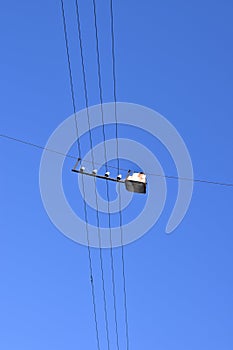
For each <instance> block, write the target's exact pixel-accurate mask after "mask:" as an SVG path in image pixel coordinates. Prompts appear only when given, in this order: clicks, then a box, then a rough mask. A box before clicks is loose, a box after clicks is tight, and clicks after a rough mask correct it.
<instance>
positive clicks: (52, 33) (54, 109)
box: [0, 0, 233, 350]
mask: <svg viewBox="0 0 233 350" xmlns="http://www.w3.org/2000/svg"><path fill="white" fill-rule="evenodd" d="M65 8H66V15H67V22H68V23H67V24H68V30H69V36H70V45H71V46H70V47H71V58H72V63H73V72H74V77H75V89H76V92H77V94H78V99H77V101H78V103H77V106H78V109H82V108H83V107H84V96H83V85H82V79H81V78H80V77H81V76H80V74H81V66H80V56H79V51H78V50H77V47H76V44H77V42H76V40H77V37H76V31H75V12H74V11H75V8H74V2H73V1H70V0H65ZM80 12H81V21H82V24H83V26H84V50H85V62H86V65H87V66H86V67H87V68H86V69H87V72H88V73H87V74H88V77H87V82H88V91H89V98H90V104H91V105H94V104H97V103H99V96H98V85H97V82H98V81H97V67H96V57H95V46H94V45H95V42H94V27H93V16H92V2H91V1H89V0H87V1H80ZM97 12H98V21H99V22H98V23H99V29H100V50H101V64H102V77H103V93H104V102H110V101H112V100H113V89H112V76H111V61H110V54H111V51H110V49H111V47H110V44H111V42H110V31H109V29H110V27H109V26H110V22H109V21H110V17H109V2H108V1H97ZM114 13H115V38H116V70H117V100H118V101H123V102H132V103H137V104H141V105H145V106H147V107H149V108H152V109H155V110H156V111H158V112H159V113H161V114H162V115H164V116H165V117H166V118H167V119H168V120H169V121H170V122H171V123H172V124H173V125H174V126H175V127H176V128H177V130H178V131H179V133H180V134H181V135H182V137H183V139H184V141H185V143H186V145H187V147H188V149H189V151H190V155H191V158H192V162H193V167H194V174H195V178H202V179H209V180H213V181H215V180H216V181H223V182H232V181H233V175H232V170H233V167H232V146H233V145H232V143H233V141H232V126H233V121H232V113H233V101H232V92H233V85H232V81H233V68H232V61H233V48H232V35H233V24H232V15H233V4H232V2H231V1H228V0H225V1H224V2H222V3H220V2H217V1H208V0H206V1H204V2H203V1H200V0H197V1H188V2H187V1H171V0H170V1H168V0H166V1H149V0H148V1H146V2H144V4H142V2H139V1H130V0H129V1H127V2H123V1H119V2H116V1H115V2H114ZM0 33H1V34H0V36H1V68H0V69H1V82H0V89H1V96H2V99H1V106H0V109H1V121H2V122H1V133H4V134H8V135H11V136H13V137H18V138H21V139H25V140H28V141H31V142H33V143H36V144H39V145H45V144H46V141H47V139H48V137H49V135H50V134H51V133H52V131H53V130H54V129H55V128H56V127H57V126H58V125H59V124H60V123H61V122H62V121H63V120H64V119H65V118H67V117H68V116H69V115H71V114H72V112H73V111H72V104H71V97H70V91H69V80H68V70H67V61H66V53H65V44H64V34H63V27H62V17H61V9H60V2H59V1H49V2H48V1H43V0H42V1H40V2H31V1H26V0H25V1H24V0H23V1H21V2H20V3H19V2H16V1H13V2H5V3H4V4H2V6H1V13H0ZM135 135H136V134H135ZM142 141H143V137H142ZM145 142H146V139H145ZM0 145H1V169H2V170H1V193H2V195H1V199H2V203H1V244H0V266H1V267H0V269H1V288H0V310H1V312H0V334H1V336H0V348H2V349H4V350H12V349H19V350H21V349H22V350H29V349H30V350H31V349H35V350H37V349H43V350H47V349H49V350H51V349H56V350H63V349H77V348H78V349H96V339H95V328H94V320H93V310H92V303H91V287H90V278H89V270H88V255H87V249H86V247H83V246H80V245H78V244H76V243H74V242H73V241H71V240H69V239H67V238H66V237H65V236H63V235H62V234H61V233H60V232H59V231H58V230H57V229H56V228H55V227H54V226H53V224H52V223H51V222H50V220H49V218H48V216H47V214H46V212H45V210H44V208H43V204H42V202H41V198H40V191H39V165H40V158H41V151H40V150H37V149H34V148H32V147H28V146H26V145H22V144H19V143H15V142H13V141H8V140H6V139H3V138H1V139H0ZM154 145H155V154H156V156H157V157H158V159H159V160H160V162H161V164H162V165H163V167H164V170H165V172H166V173H168V174H169V175H170V174H172V175H173V174H174V175H176V173H175V167H174V165H173V164H172V160H171V159H170V158H169V156H168V155H167V154H166V152H165V151H164V149H163V148H162V147H161V145H159V143H156V141H155V144H154ZM71 166H72V162H71V163H69V164H68V163H67V175H66V181H67V184H68V185H69V196H70V199H71V201H72V203H74V202H75V200H76V198H75V196H77V193H76V190H75V189H74V191H73V193H72V190H71V187H70V186H71V185H70V184H73V183H74V180H73V179H74V178H73V176H74V175H73V174H70V177H72V178H71V179H70V184H69V178H68V176H69V169H70V167H71ZM167 185H168V197H167V201H166V206H165V210H164V211H163V213H162V215H161V217H160V219H159V221H158V223H157V224H156V225H155V227H154V228H153V229H151V230H150V231H149V232H148V233H147V234H146V235H145V236H143V238H141V239H139V240H138V241H136V242H135V243H133V244H130V245H128V246H127V247H126V248H125V268H126V285H127V300H128V304H127V306H128V318H129V338H130V349H133V350H141V349H159V350H165V349H166V350H170V349H172V350H176V349H179V350H183V349H184V350H187V349H188V350H196V349H199V350H202V349H203V350H204V349H205V350H206V349H212V350H215V349H216V350H217V349H218V350H219V349H224V350H230V349H232V347H233V333H232V324H233V301H232V295H233V275H232V264H233V255H232V246H233V238H232V224H233V222H232V188H231V187H223V186H214V185H206V184H198V183H197V184H195V186H194V193H193V198H192V202H191V205H190V208H189V211H188V213H187V215H186V216H185V218H184V220H183V222H182V223H181V225H180V226H179V227H178V228H177V229H176V231H175V232H174V233H173V234H172V235H165V227H166V223H167V220H168V218H169V214H170V212H171V209H172V207H173V205H174V200H175V194H176V190H177V183H176V181H175V180H167ZM78 200H80V198H79V197H78V196H77V201H78ZM155 201H156V198H155ZM92 255H93V263H94V277H95V283H96V297H97V315H98V322H99V327H100V339H101V349H107V347H106V337H105V333H104V322H103V303H102V295H101V288H100V286H101V284H100V267H99V259H98V251H97V250H92ZM120 261H121V260H120V249H115V250H114V262H115V267H116V285H117V310H118V321H119V337H120V349H125V348H126V346H125V335H124V323H123V317H124V315H123V295H122V275H121V265H120ZM104 267H105V278H106V285H107V286H108V288H107V302H108V311H109V318H110V335H111V337H110V338H111V349H116V339H115V333H114V323H113V303H112V294H111V280H110V278H111V274H110V259H109V251H105V252H104Z"/></svg>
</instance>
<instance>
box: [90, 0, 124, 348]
mask: <svg viewBox="0 0 233 350" xmlns="http://www.w3.org/2000/svg"><path fill="white" fill-rule="evenodd" d="M93 12H94V22H95V37H96V53H97V66H98V85H99V94H100V96H99V97H100V107H101V117H102V133H103V139H104V157H105V169H106V171H107V149H106V132H105V124H104V111H103V91H102V79H101V68H100V52H99V39H98V26H97V14H96V2H95V0H93ZM106 190H107V202H108V226H109V233H110V257H111V275H112V287H113V289H112V290H113V302H114V320H115V331H116V341H117V349H118V350H119V333H118V321H117V304H116V286H115V272H114V257H113V247H112V227H111V214H110V205H109V202H110V195H109V183H108V180H106Z"/></svg>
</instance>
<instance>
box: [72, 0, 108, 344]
mask: <svg viewBox="0 0 233 350" xmlns="http://www.w3.org/2000/svg"><path fill="white" fill-rule="evenodd" d="M75 5H76V19H77V27H78V37H79V48H80V55H81V63H82V76H83V84H84V95H85V104H86V110H87V118H88V128H89V141H90V147H91V158H92V167H93V169H94V168H95V162H94V153H93V140H92V133H91V123H90V113H89V101H88V92H87V81H86V70H85V65H84V55H83V44H82V31H81V21H80V14H79V5H78V0H75ZM95 202H96V219H97V227H98V239H99V253H100V267H101V280H102V290H103V300H104V317H105V330H106V336H107V345H108V350H110V340H109V322H108V312H107V301H106V290H105V281H104V269H103V254H102V242H101V236H100V218H99V208H98V196H97V190H96V179H95Z"/></svg>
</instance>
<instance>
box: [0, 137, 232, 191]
mask: <svg viewBox="0 0 233 350" xmlns="http://www.w3.org/2000/svg"><path fill="white" fill-rule="evenodd" d="M0 137H2V138H5V139H8V140H11V141H15V142H19V143H22V144H24V145H27V146H31V147H34V148H38V149H41V150H43V151H48V152H52V153H55V154H59V155H61V156H63V157H66V158H71V159H76V160H77V157H76V156H74V155H72V154H65V153H62V152H59V151H56V150H53V149H50V148H47V147H44V146H40V145H37V144H35V143H32V142H29V141H26V140H23V139H19V138H16V137H13V136H9V135H6V134H0ZM82 162H83V163H87V164H89V163H92V162H90V161H88V160H82ZM95 165H99V166H102V164H101V163H98V162H95ZM108 168H112V169H118V168H117V167H115V166H113V165H108ZM119 170H121V171H125V172H127V171H128V169H125V168H119ZM146 175H149V176H158V177H164V178H167V179H174V180H180V181H192V182H197V183H204V184H210V185H218V186H226V187H233V182H221V181H213V180H208V179H195V178H194V179H192V178H188V177H179V176H173V175H163V174H155V173H152V172H146Z"/></svg>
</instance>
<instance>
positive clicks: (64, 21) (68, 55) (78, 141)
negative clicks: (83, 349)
mask: <svg viewBox="0 0 233 350" xmlns="http://www.w3.org/2000/svg"><path fill="white" fill-rule="evenodd" d="M61 9H62V19H63V29H64V35H65V44H66V54H67V61H68V69H69V79H70V88H71V97H72V105H73V111H74V115H75V127H76V134H77V146H78V153H79V157H80V158H81V144H80V139H79V130H78V122H77V113H76V105H75V95H74V85H73V78H72V70H71V62H70V53H69V44H68V35H67V27H66V18H65V10H64V2H63V0H61ZM82 188H83V195H84V198H83V204H84V215H85V222H86V233H87V244H88V245H87V247H88V260H89V272H90V279H91V291H92V304H93V311H94V320H95V330H96V341H97V348H98V350H100V341H99V331H98V322H97V313H96V300H95V299H96V298H95V287H94V281H93V268H92V257H91V250H90V240H89V227H88V216H87V205H86V200H85V186H84V180H83V175H82Z"/></svg>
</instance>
